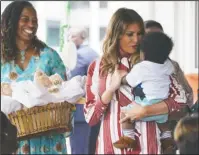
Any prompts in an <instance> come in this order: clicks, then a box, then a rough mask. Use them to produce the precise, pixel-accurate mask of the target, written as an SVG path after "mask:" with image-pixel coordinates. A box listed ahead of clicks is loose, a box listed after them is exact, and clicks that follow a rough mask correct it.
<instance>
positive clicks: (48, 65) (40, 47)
mask: <svg viewBox="0 0 199 155" xmlns="http://www.w3.org/2000/svg"><path fill="white" fill-rule="evenodd" d="M37 28H38V16H37V12H36V10H35V8H34V6H33V5H32V4H31V3H30V2H28V1H13V2H11V3H10V4H9V5H8V6H7V7H6V8H5V10H4V11H3V13H2V16H1V82H6V83H11V82H12V81H13V79H14V80H16V82H19V81H25V80H33V78H34V74H35V72H36V70H37V69H40V70H42V71H43V72H44V73H45V74H46V75H48V76H51V75H53V74H55V73H57V74H59V75H60V76H61V77H62V79H63V80H67V77H66V68H65V66H64V64H63V62H62V60H61V58H60V57H59V54H58V53H57V52H56V51H55V50H53V49H51V48H50V47H48V46H47V45H46V44H45V43H44V42H42V41H41V40H39V39H38V38H37V35H36V32H37ZM70 133H71V132H69V133H65V134H63V133H59V132H56V133H54V134H50V135H41V136H39V137H32V138H29V139H25V140H20V141H19V147H18V150H17V153H18V154H67V149H66V139H65V138H66V136H67V134H70Z"/></svg>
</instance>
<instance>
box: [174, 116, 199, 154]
mask: <svg viewBox="0 0 199 155" xmlns="http://www.w3.org/2000/svg"><path fill="white" fill-rule="evenodd" d="M198 119H199V117H198V114H197V113H194V114H192V115H191V116H186V117H184V118H182V119H181V120H180V121H179V122H178V123H177V125H176V128H175V131H174V139H175V141H176V143H177V146H178V149H179V153H180V154H199V147H198V142H199V141H198V133H199V129H198V125H199V123H198V121H199V120H198Z"/></svg>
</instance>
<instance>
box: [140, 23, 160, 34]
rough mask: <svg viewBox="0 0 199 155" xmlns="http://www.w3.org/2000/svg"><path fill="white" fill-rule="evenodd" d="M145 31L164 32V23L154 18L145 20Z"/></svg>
mask: <svg viewBox="0 0 199 155" xmlns="http://www.w3.org/2000/svg"><path fill="white" fill-rule="evenodd" d="M144 26H145V32H146V33H148V32H163V31H164V30H163V28H162V25H161V24H160V23H158V22H156V21H154V20H147V21H145V22H144Z"/></svg>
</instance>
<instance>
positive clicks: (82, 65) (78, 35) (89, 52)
mask: <svg viewBox="0 0 199 155" xmlns="http://www.w3.org/2000/svg"><path fill="white" fill-rule="evenodd" d="M87 37H88V34H87V31H86V29H84V28H71V29H70V30H69V36H68V39H69V40H71V41H73V42H74V43H75V45H76V47H77V63H76V67H75V68H74V69H73V70H71V72H70V74H71V75H70V76H71V78H72V77H74V76H77V75H82V76H83V75H87V70H88V66H89V65H90V63H91V62H92V61H94V60H95V59H96V58H97V57H98V54H97V53H96V52H95V51H94V50H93V49H92V48H90V47H89V46H88V45H83V43H84V41H86V39H87Z"/></svg>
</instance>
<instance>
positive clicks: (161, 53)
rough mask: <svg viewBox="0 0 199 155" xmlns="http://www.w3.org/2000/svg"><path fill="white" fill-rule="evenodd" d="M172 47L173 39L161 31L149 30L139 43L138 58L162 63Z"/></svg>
mask: <svg viewBox="0 0 199 155" xmlns="http://www.w3.org/2000/svg"><path fill="white" fill-rule="evenodd" d="M172 48H173V41H172V40H171V38H170V37H168V36H167V35H166V34H164V33H163V32H149V33H147V34H146V35H145V36H144V37H143V39H142V41H141V43H140V50H141V54H140V58H141V59H142V60H147V61H151V62H155V63H159V64H163V63H164V62H165V61H166V60H167V59H168V57H169V54H170V52H171V50H172Z"/></svg>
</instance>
